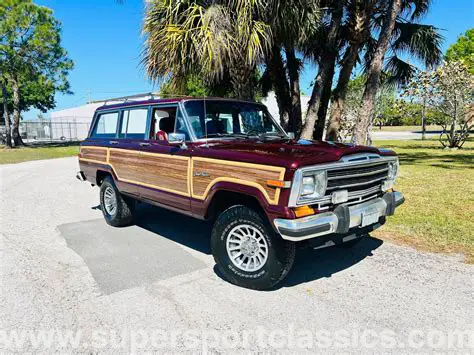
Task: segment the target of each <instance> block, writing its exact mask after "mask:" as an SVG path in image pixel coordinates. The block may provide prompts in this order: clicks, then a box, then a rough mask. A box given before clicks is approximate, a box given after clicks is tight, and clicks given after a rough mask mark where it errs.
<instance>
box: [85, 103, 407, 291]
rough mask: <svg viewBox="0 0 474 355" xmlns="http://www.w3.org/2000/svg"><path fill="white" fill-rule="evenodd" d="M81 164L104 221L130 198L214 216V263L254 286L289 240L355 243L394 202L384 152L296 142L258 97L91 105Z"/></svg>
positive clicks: (286, 250) (274, 274) (117, 220)
mask: <svg viewBox="0 0 474 355" xmlns="http://www.w3.org/2000/svg"><path fill="white" fill-rule="evenodd" d="M79 165H80V171H79V173H78V175H77V176H78V178H79V179H81V180H87V181H89V182H90V183H92V184H93V185H97V186H100V203H101V208H102V212H103V214H104V218H105V220H106V221H107V223H108V224H110V225H113V226H123V225H127V224H130V223H132V221H133V215H134V212H135V201H136V200H140V201H145V202H148V203H151V204H154V205H157V206H161V207H164V208H168V209H170V210H173V211H176V212H179V213H183V214H186V215H189V216H193V217H195V218H199V219H203V220H209V221H212V222H213V223H214V227H213V231H212V236H211V244H212V253H213V255H214V259H215V261H216V263H217V266H218V268H219V270H220V271H221V272H222V274H223V275H225V277H226V278H227V279H228V280H229V281H231V282H233V283H235V284H237V285H241V286H244V287H249V288H253V289H268V288H270V287H272V286H274V285H275V284H277V283H278V282H280V281H281V280H282V279H283V278H284V277H285V276H286V275H287V274H288V272H289V270H290V268H291V266H292V264H293V260H294V255H295V242H300V241H303V240H309V239H310V240H311V243H312V244H313V245H332V244H336V246H338V245H340V246H344V247H347V246H353V245H354V244H356V243H357V242H358V241H359V240H360V239H361V237H362V236H364V235H366V234H367V233H368V232H370V231H372V230H374V229H375V228H378V227H380V226H381V225H382V224H383V223H384V222H385V217H386V216H390V215H392V214H393V213H394V212H395V208H396V207H397V206H399V205H401V204H402V203H403V202H404V198H403V195H402V194H401V193H400V192H395V191H393V189H392V187H393V183H394V181H395V178H396V176H397V172H398V158H397V156H396V154H395V153H394V152H393V151H390V150H384V149H376V148H374V147H362V146H354V145H349V144H340V143H330V142H318V141H307V140H298V141H297V140H294V139H293V138H292V137H291V135H290V134H287V133H286V132H285V131H284V130H283V129H282V128H281V127H280V125H279V124H278V123H277V122H276V121H275V120H274V119H273V118H272V117H271V115H270V114H269V113H268V111H267V109H266V107H265V106H264V105H262V104H258V103H255V102H246V101H238V100H229V99H217V98H216V99H205V100H204V99H196V98H187V99H182V98H180V99H166V100H148V101H140V102H136V101H135V102H125V103H119V104H112V105H106V106H103V107H100V108H98V109H97V111H96V113H95V115H94V120H93V123H92V126H91V129H90V132H89V137H88V138H87V139H86V140H85V141H84V142H83V143H82V144H81V151H80V154H79Z"/></svg>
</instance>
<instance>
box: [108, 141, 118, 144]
mask: <svg viewBox="0 0 474 355" xmlns="http://www.w3.org/2000/svg"><path fill="white" fill-rule="evenodd" d="M109 143H110V144H118V141H109Z"/></svg>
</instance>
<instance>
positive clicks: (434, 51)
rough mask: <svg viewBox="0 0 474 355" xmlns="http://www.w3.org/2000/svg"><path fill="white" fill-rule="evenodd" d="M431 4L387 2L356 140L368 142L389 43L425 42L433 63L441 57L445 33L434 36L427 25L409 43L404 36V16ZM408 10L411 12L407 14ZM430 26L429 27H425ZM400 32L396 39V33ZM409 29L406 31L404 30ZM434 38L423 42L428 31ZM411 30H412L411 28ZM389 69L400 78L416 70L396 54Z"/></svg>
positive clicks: (425, 51)
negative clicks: (394, 36) (429, 42)
mask: <svg viewBox="0 0 474 355" xmlns="http://www.w3.org/2000/svg"><path fill="white" fill-rule="evenodd" d="M429 5H430V0H412V1H411V0H390V1H387V2H386V8H385V11H384V15H383V17H382V18H381V28H380V34H379V36H378V39H377V41H376V42H375V43H374V45H373V46H372V47H373V50H368V51H367V54H368V55H369V56H370V61H369V62H368V65H367V71H366V75H367V82H366V85H365V89H364V95H363V97H362V100H361V105H360V114H359V115H358V116H359V118H358V122H357V124H356V125H355V126H354V134H353V137H352V140H353V142H354V143H357V144H367V142H368V140H369V139H370V137H369V135H370V130H371V127H372V123H373V120H374V118H375V115H374V113H375V110H374V109H375V98H376V95H377V91H378V89H379V87H380V84H381V75H382V69H383V65H384V61H385V54H386V53H387V50H388V49H389V45H390V47H391V48H394V49H397V47H398V49H401V50H407V49H408V48H413V47H416V46H422V50H421V51H420V52H419V53H420V54H421V55H422V56H423V57H425V58H427V59H428V60H429V61H431V62H432V63H436V61H437V60H436V58H437V57H438V58H439V57H440V51H439V45H440V42H441V40H442V37H441V36H439V35H436V34H435V35H434V36H433V33H432V32H433V29H434V28H426V29H425V30H424V31H418V32H417V33H416V35H415V36H413V37H412V38H411V40H410V41H409V42H408V43H407V41H404V40H403V39H404V38H403V29H404V27H405V29H406V24H405V22H406V21H405V20H404V17H403V16H409V18H410V19H413V18H416V17H419V16H420V14H423V13H425V12H426V11H427V10H428V8H429ZM407 14H408V15H407ZM426 30H428V31H426ZM394 31H398V32H399V36H398V38H397V39H396V40H395V42H391V39H392V40H393V34H394V33H396V32H394ZM405 32H406V31H405ZM430 32H431V37H432V38H433V39H434V41H432V42H431V44H430V45H426V44H424V41H425V40H426V38H427V34H430ZM408 33H409V32H408ZM387 69H388V71H389V72H390V73H391V75H392V77H394V78H395V79H396V80H397V81H406V80H407V79H408V78H409V77H410V76H411V75H412V74H413V71H414V68H413V67H412V66H410V65H406V64H403V63H402V61H401V60H400V58H399V57H398V56H393V57H392V58H390V60H389V61H388V63H387Z"/></svg>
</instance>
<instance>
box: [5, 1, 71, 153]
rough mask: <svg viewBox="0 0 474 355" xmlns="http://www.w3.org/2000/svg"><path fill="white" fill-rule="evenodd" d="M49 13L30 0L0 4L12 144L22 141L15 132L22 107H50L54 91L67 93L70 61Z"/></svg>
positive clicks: (59, 28)
mask: <svg viewBox="0 0 474 355" xmlns="http://www.w3.org/2000/svg"><path fill="white" fill-rule="evenodd" d="M52 14H53V13H52V11H51V10H50V9H48V8H46V7H42V6H38V5H35V4H33V3H32V2H31V0H4V1H3V2H2V3H1V5H0V34H1V40H0V61H1V63H2V67H3V69H4V70H3V71H2V75H3V78H2V79H3V80H6V82H7V83H8V86H9V87H10V88H11V91H12V99H11V100H12V107H13V125H12V138H13V143H14V145H15V146H18V145H22V144H23V143H22V141H21V138H20V132H19V124H20V117H21V112H22V111H23V110H26V109H28V108H29V107H31V106H35V107H39V108H40V109H41V108H42V109H48V108H52V107H53V106H54V95H53V94H54V92H57V91H60V92H64V93H69V92H70V91H69V82H68V81H67V74H68V73H69V71H70V70H71V69H72V68H73V62H72V61H71V60H70V59H69V58H68V56H67V53H66V51H65V50H64V49H63V48H62V47H61V36H60V32H61V26H60V23H59V22H58V21H57V20H56V19H55V18H54V17H53V15H52ZM38 90H39V91H41V90H46V93H44V92H43V93H42V92H37V91H38ZM48 93H49V95H48ZM44 94H46V95H44ZM38 98H40V99H39V100H38Z"/></svg>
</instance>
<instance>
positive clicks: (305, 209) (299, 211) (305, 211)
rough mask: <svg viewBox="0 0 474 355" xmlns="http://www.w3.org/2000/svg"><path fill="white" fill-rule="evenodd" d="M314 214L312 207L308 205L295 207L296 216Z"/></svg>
mask: <svg viewBox="0 0 474 355" xmlns="http://www.w3.org/2000/svg"><path fill="white" fill-rule="evenodd" d="M312 214H314V209H313V208H311V207H309V206H301V207H296V208H295V215H296V217H304V216H310V215H312Z"/></svg>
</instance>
